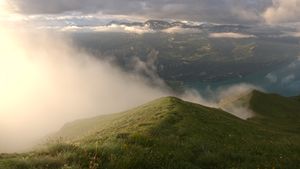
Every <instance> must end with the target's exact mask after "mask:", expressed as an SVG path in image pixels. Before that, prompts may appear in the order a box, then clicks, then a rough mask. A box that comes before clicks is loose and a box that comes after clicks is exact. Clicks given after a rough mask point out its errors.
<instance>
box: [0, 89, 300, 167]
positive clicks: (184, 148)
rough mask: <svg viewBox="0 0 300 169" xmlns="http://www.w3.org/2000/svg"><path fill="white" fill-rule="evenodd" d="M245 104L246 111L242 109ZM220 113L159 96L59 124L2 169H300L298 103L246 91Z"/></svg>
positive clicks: (5, 158) (0, 163)
mask: <svg viewBox="0 0 300 169" xmlns="http://www.w3.org/2000/svg"><path fill="white" fill-rule="evenodd" d="M245 101H247V104H241V103H244V102H245ZM226 104H227V105H228V104H229V105H231V106H232V105H234V104H238V105H239V106H241V105H244V108H247V109H250V110H252V111H253V112H254V116H253V117H251V118H249V119H248V120H242V119H240V118H237V117H235V116H233V115H231V114H230V113H228V112H225V111H223V110H221V109H216V108H210V107H206V106H202V105H199V104H194V103H190V102H186V101H183V100H180V99H178V98H175V97H165V98H161V99H158V100H155V101H152V102H150V103H148V104H145V105H142V106H140V107H138V108H135V109H132V110H129V111H126V112H122V113H117V114H112V115H104V116H99V117H95V118H90V119H83V120H78V121H75V122H72V123H68V124H66V125H65V126H64V127H63V128H62V129H61V130H60V131H59V132H57V133H55V134H54V135H52V136H51V138H52V139H54V140H56V141H50V143H49V145H48V146H47V148H44V149H41V150H36V151H34V152H31V153H26V154H20V155H0V168H3V169H5V168H9V169H17V168H22V169H36V168H43V169H60V168H61V169H65V168H72V169H76V168H78V169H79V168H80V169H90V168H93V169H98V168H99V169H100V168H107V169H120V168H122V169H139V168H141V169H154V168H162V169H179V168H180V169H200V168H204V169H214V168H223V169H227V168H228V169H229V168H241V169H243V168H245V169H246V168H286V169H295V168H300V134H299V133H300V102H299V97H291V98H290V97H283V96H280V95H277V94H266V93H262V92H260V91H256V90H254V91H250V92H247V93H245V94H242V95H240V96H239V97H237V98H235V99H229V100H228V102H227V103H226Z"/></svg>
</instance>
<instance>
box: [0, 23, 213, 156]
mask: <svg viewBox="0 0 300 169" xmlns="http://www.w3.org/2000/svg"><path fill="white" fill-rule="evenodd" d="M1 25H6V24H5V23H3V22H1ZM15 26H18V27H20V29H19V30H15V29H12V27H10V26H2V27H1V28H0V37H1V39H0V42H1V46H0V93H1V95H0V130H1V131H0V132H1V135H0V152H5V151H9V152H11V151H17V150H21V149H23V148H25V147H26V146H29V145H30V144H31V143H33V140H36V139H38V138H41V137H42V136H44V135H47V134H49V133H50V132H53V131H55V130H57V129H59V128H60V127H61V126H62V125H63V124H64V123H65V122H68V121H72V120H75V119H79V118H86V117H91V116H96V115H100V114H107V113H116V112H120V111H124V110H127V109H130V108H133V107H136V106H139V105H141V104H143V103H146V102H148V101H151V100H154V99H157V98H159V97H163V96H168V95H175V94H174V93H172V92H171V91H170V90H168V88H167V87H166V86H165V85H164V83H163V81H162V80H160V79H157V81H156V79H155V78H158V77H156V76H155V75H153V76H152V78H154V79H152V80H153V81H152V83H151V84H150V83H149V81H148V80H146V79H145V78H144V77H142V76H141V75H139V74H138V73H136V74H135V73H131V74H129V73H125V72H123V71H121V70H120V69H119V68H118V67H116V66H113V65H112V64H110V63H109V62H108V61H101V60H97V59H95V58H94V57H92V56H89V55H87V54H86V53H85V52H84V51H82V50H80V49H78V48H76V47H75V46H74V45H72V42H71V41H70V40H69V39H68V38H67V37H63V36H62V35H58V34H57V33H53V32H52V33H51V32H37V31H36V30H35V29H31V28H27V27H26V26H27V25H23V24H22V25H14V27H15ZM33 37H34V38H33ZM154 54H155V53H154ZM154 54H153V55H154ZM138 63H139V64H137V67H138V68H139V71H142V70H141V69H144V71H146V72H147V73H151V72H150V71H151V69H146V68H145V65H147V64H151V63H150V62H149V63H141V61H139V62H138ZM179 97H181V98H183V99H186V100H190V101H194V102H198V103H203V104H207V103H205V102H204V100H203V99H202V98H201V97H200V96H199V94H198V93H197V92H195V91H193V90H188V91H186V92H185V93H184V94H183V95H180V96H179Z"/></svg>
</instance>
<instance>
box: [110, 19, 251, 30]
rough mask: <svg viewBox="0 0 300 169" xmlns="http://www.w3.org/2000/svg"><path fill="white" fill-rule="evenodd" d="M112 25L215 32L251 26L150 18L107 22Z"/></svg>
mask: <svg viewBox="0 0 300 169" xmlns="http://www.w3.org/2000/svg"><path fill="white" fill-rule="evenodd" d="M111 25H125V26H129V27H131V26H140V27H148V28H150V29H152V30H154V31H161V30H166V29H170V28H173V27H180V28H189V29H200V30H210V31H213V32H224V31H225V32H241V31H242V30H244V29H247V28H249V27H248V26H244V25H238V24H223V25H222V24H213V23H197V22H182V21H173V22H168V21H164V20H148V21H146V22H118V21H112V22H109V23H108V24H107V26H111Z"/></svg>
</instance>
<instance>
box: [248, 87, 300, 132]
mask: <svg viewBox="0 0 300 169" xmlns="http://www.w3.org/2000/svg"><path fill="white" fill-rule="evenodd" d="M297 99H299V98H296V99H295V98H288V97H283V96H280V95H277V94H266V93H262V92H259V91H253V92H252V97H251V100H250V109H252V110H253V111H254V112H255V113H256V114H257V116H256V117H255V118H253V119H251V120H252V121H254V122H257V123H258V124H260V125H264V126H267V127H269V128H270V129H272V130H283V131H286V132H294V133H297V134H299V133H300V102H299V101H298V100H297Z"/></svg>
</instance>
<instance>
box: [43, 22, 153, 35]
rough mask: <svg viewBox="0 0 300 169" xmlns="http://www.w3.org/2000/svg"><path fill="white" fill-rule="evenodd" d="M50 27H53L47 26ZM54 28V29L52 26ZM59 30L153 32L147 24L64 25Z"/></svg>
mask: <svg viewBox="0 0 300 169" xmlns="http://www.w3.org/2000/svg"><path fill="white" fill-rule="evenodd" d="M49 28H50V29H51V28H53V27H49ZM54 29H56V28H55V27H54ZM58 30H59V31H68V32H78V31H80V32H124V33H136V34H144V33H153V32H154V31H153V30H151V29H150V28H149V27H147V26H126V25H115V24H112V25H109V26H83V27H79V26H64V27H61V28H58Z"/></svg>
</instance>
